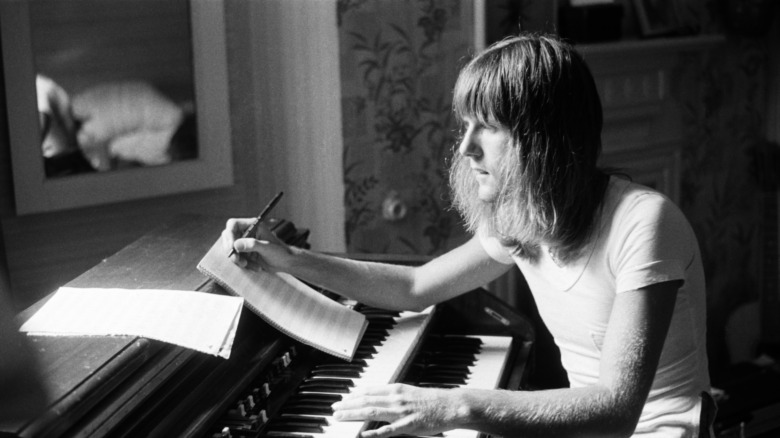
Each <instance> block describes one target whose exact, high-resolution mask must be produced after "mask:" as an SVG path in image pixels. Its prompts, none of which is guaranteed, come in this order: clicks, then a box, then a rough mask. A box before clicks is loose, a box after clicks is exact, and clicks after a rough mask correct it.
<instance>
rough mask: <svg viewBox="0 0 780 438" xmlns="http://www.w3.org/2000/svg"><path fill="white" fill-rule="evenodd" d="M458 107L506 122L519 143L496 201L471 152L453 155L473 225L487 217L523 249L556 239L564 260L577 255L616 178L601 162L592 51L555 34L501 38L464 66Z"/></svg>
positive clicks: (458, 199)
mask: <svg viewBox="0 0 780 438" xmlns="http://www.w3.org/2000/svg"><path fill="white" fill-rule="evenodd" d="M453 109H454V112H455V114H456V115H457V116H458V117H460V118H461V120H463V119H465V118H473V119H475V120H477V121H478V122H479V123H482V124H485V125H492V126H496V125H498V126H501V127H503V128H506V129H507V130H508V131H509V132H510V137H511V143H512V144H511V147H509V148H507V156H506V157H504V158H505V159H504V160H502V165H503V168H502V169H501V172H500V179H501V182H502V185H501V187H500V188H499V194H498V196H497V198H496V199H495V200H494V201H492V202H490V203H486V202H483V201H481V200H479V198H478V197H477V196H476V191H477V187H478V185H477V182H476V180H475V178H474V175H473V172H471V171H470V169H469V166H468V163H467V162H466V161H467V159H465V158H464V157H461V156H459V155H458V154H457V153H456V156H455V157H454V158H453V162H452V163H451V172H450V184H451V187H452V190H453V197H454V201H455V207H456V208H457V209H458V210H459V211H460V212H461V214H463V216H464V218H465V220H466V225H467V227H468V228H469V229H470V230H472V231H475V230H476V229H477V228H478V227H479V226H480V225H483V224H484V226H486V227H487V229H488V230H489V231H490V232H491V233H492V234H494V235H496V236H498V237H499V238H500V239H501V241H502V243H504V244H505V245H507V246H509V247H512V248H514V250H515V252H516V253H517V254H518V255H520V256H524V257H529V258H535V257H536V255H537V252H538V251H537V249H538V245H539V244H541V243H546V244H548V245H550V246H551V247H554V248H555V251H556V255H557V257H558V259H559V260H562V261H567V260H570V259H572V258H574V257H576V255H577V253H578V251H579V249H581V248H582V247H583V245H584V244H585V243H586V242H587V240H588V235H589V232H590V231H591V229H592V228H593V226H594V225H593V224H594V222H595V216H596V214H597V212H598V210H599V206H600V204H601V202H602V198H603V195H604V191H605V188H606V182H607V179H608V178H607V176H606V175H605V173H604V172H602V171H601V170H599V169H598V168H597V166H596V161H597V159H598V156H599V154H600V153H601V128H602V109H601V102H600V99H599V96H598V92H597V90H596V85H595V82H594V80H593V76H592V75H591V73H590V70H589V69H588V67H587V65H586V64H585V61H584V60H583V59H582V57H581V56H580V55H579V54H578V53H577V52H576V51H575V50H574V49H573V48H572V47H571V46H570V45H568V44H566V43H564V42H562V41H560V40H558V39H557V38H555V37H552V36H544V35H534V34H524V35H520V36H517V37H513V38H509V39H506V40H503V41H500V42H498V43H496V44H494V45H492V46H491V47H489V48H488V49H487V50H485V51H484V52H482V53H481V54H479V55H478V56H476V57H475V58H474V59H473V60H471V61H470V62H469V63H468V65H466V66H465V67H464V68H463V69H462V70H461V72H460V75H459V77H458V80H457V82H456V85H455V90H454V98H453Z"/></svg>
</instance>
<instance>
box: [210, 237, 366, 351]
mask: <svg viewBox="0 0 780 438" xmlns="http://www.w3.org/2000/svg"><path fill="white" fill-rule="evenodd" d="M198 269H199V270H200V271H201V272H203V273H204V274H205V275H207V276H209V277H211V278H212V279H214V281H216V282H217V283H218V284H220V285H221V286H222V287H224V288H225V289H227V290H228V292H230V293H231V294H233V295H236V296H239V297H243V298H244V304H245V305H246V306H247V307H249V308H250V309H251V310H252V311H253V312H255V313H256V314H257V315H259V316H260V317H261V318H263V320H265V321H266V322H268V323H269V324H270V325H272V326H273V327H275V328H276V329H278V330H279V331H281V332H282V333H284V334H286V335H288V336H290V337H292V338H293V339H296V340H298V341H300V342H302V343H304V344H307V345H310V346H312V347H314V348H317V349H318V350H321V351H324V352H326V353H329V354H331V355H333V356H336V357H340V358H342V359H345V360H351V359H352V357H353V356H354V354H355V350H356V349H357V346H358V344H359V343H360V339H361V338H362V336H363V332H364V331H365V330H366V326H367V325H368V322H367V321H366V318H365V316H364V315H363V314H361V313H359V312H356V311H354V310H352V309H350V308H348V307H345V306H344V305H343V304H341V303H339V302H337V301H334V300H332V299H330V298H328V297H326V296H325V295H323V294H321V293H320V292H317V291H316V290H314V289H312V288H311V287H309V286H308V285H306V284H305V283H303V282H301V281H300V280H298V279H297V278H295V277H293V276H291V275H288V274H285V273H271V272H266V271H264V270H262V269H259V268H258V269H257V270H254V269H244V268H241V267H239V266H237V265H236V264H235V263H233V262H232V261H230V259H229V258H228V254H227V252H226V251H225V250H224V248H223V247H222V245H221V244H220V242H219V241H217V242H216V243H215V244H214V245H213V246H212V247H211V249H210V250H209V251H208V253H206V255H205V256H204V257H203V259H202V260H201V261H200V263H198Z"/></svg>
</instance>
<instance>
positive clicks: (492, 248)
mask: <svg viewBox="0 0 780 438" xmlns="http://www.w3.org/2000/svg"><path fill="white" fill-rule="evenodd" d="M477 237H479V241H480V243H482V247H483V248H485V251H486V252H487V253H488V255H489V256H490V257H491V258H493V259H494V260H495V261H497V262H499V263H503V264H505V265H513V264H515V261H514V259H512V255H511V254H510V253H509V250H508V249H507V248H506V247H504V246H503V245H501V242H500V241H499V240H498V239H497V238H495V237H493V236H490V235H488V233H487V232H486V231H485V229H484V227H479V228H478V229H477Z"/></svg>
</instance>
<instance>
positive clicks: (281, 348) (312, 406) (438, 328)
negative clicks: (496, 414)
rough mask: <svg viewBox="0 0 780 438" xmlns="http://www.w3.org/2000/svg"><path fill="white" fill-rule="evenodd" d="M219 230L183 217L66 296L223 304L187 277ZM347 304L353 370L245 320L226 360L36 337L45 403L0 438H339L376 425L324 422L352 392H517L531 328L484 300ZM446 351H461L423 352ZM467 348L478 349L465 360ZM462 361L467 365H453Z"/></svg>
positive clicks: (218, 221)
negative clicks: (90, 292) (405, 306)
mask: <svg viewBox="0 0 780 438" xmlns="http://www.w3.org/2000/svg"><path fill="white" fill-rule="evenodd" d="M223 224H224V219H223V218H203V217H188V218H183V219H179V220H177V221H176V222H175V225H170V226H167V227H163V228H160V229H158V230H156V231H154V232H153V233H151V234H149V235H147V236H144V237H143V238H141V239H139V240H138V241H136V242H134V243H133V244H131V245H129V246H128V247H126V248H125V249H123V250H122V251H120V252H119V253H117V254H115V255H114V256H112V257H110V258H108V259H106V260H104V261H103V262H102V263H101V264H99V265H98V266H96V267H95V268H93V269H91V270H89V271H87V272H86V273H85V274H83V275H82V276H80V277H78V278H77V279H75V280H73V281H72V282H70V283H68V286H71V287H106V286H109V285H110V286H111V287H121V288H139V289H140V288H157V289H178V290H200V291H208V292H213V293H224V291H222V290H221V289H220V287H219V286H218V285H216V284H214V283H213V282H212V281H210V280H208V279H206V278H205V277H203V276H202V275H201V274H200V273H199V272H198V271H197V269H196V265H197V262H198V260H199V259H200V258H201V257H202V256H203V254H205V253H206V251H207V250H208V249H209V247H210V246H211V244H212V243H213V242H214V240H215V239H216V238H217V236H218V234H219V231H220V230H221V228H222V226H223ZM292 235H293V237H294V238H299V237H300V235H299V233H295V232H293V233H292ZM172 254H175V257H172V256H171V255H172ZM128 272H132V273H133V275H127V273H128ZM323 293H326V294H327V292H323ZM353 304H354V305H355V308H356V310H359V311H361V312H363V313H365V314H366V315H367V317H368V319H369V321H370V323H369V329H368V330H367V332H366V334H365V335H364V337H363V340H362V341H361V345H360V348H359V353H358V355H357V356H356V358H355V359H354V360H353V361H352V362H350V363H347V362H345V361H343V360H341V359H337V358H334V357H331V356H328V355H326V354H324V353H322V352H320V351H318V350H315V349H313V348H311V347H308V346H306V345H303V344H300V343H297V342H295V341H293V340H292V339H289V338H287V337H286V336H283V335H281V334H280V333H279V332H277V331H276V330H274V329H273V328H272V327H270V326H269V325H267V324H265V323H264V322H263V321H262V320H261V319H260V318H258V317H257V316H256V315H255V314H254V313H252V312H249V311H246V310H244V311H243V312H242V315H241V318H240V323H239V327H238V332H237V334H236V338H235V342H234V345H233V351H232V353H231V357H230V359H229V360H224V359H221V358H216V357H212V356H207V355H204V354H201V353H197V352H194V351H192V350H188V349H184V348H181V347H177V346H173V345H169V344H163V343H160V342H157V341H152V340H148V339H143V338H134V337H119V338H117V337H106V338H100V337H90V338H48V337H34V338H31V340H32V343H33V348H34V349H35V350H36V351H39V352H41V357H40V358H39V359H40V362H41V364H42V374H43V375H42V378H43V380H44V381H45V384H46V386H47V387H48V388H49V389H50V395H51V402H50V404H49V406H47V407H46V410H45V412H43V413H42V414H41V415H40V416H37V417H35V418H31V419H29V420H27V421H22V422H19V423H15V424H0V435H2V432H5V433H8V434H10V435H11V436H22V437H38V436H41V437H43V436H45V437H58V436H63V437H70V436H79V437H103V436H108V437H138V436H144V437H166V438H168V437H176V436H180V437H198V436H200V437H214V436H220V437H221V436H228V434H229V436H233V437H238V436H242V437H243V436H257V437H277V438H280V437H295V438H303V437H307V436H310V437H315V438H319V437H323V438H327V437H339V438H344V437H347V438H348V437H352V436H357V434H358V433H359V431H360V430H361V429H363V428H364V427H372V425H367V424H362V423H360V422H335V421H332V420H331V419H330V418H329V416H330V415H331V412H330V405H331V404H332V403H334V402H335V401H336V400H337V399H338V398H340V396H341V394H343V393H345V392H346V391H350V390H351V388H354V387H358V386H363V385H376V384H383V383H390V382H398V381H401V382H405V383H409V384H415V385H420V386H445V387H447V386H453V385H460V386H462V385H465V386H472V387H485V388H495V387H501V388H509V389H517V388H519V387H521V385H522V384H523V381H524V379H525V376H526V372H527V366H526V365H527V364H528V359H529V353H530V349H531V346H532V345H533V340H534V331H533V328H532V327H531V326H530V323H529V322H528V321H527V319H526V318H525V317H524V316H523V315H521V314H519V313H517V312H515V311H514V310H512V309H510V308H508V307H507V306H506V305H505V304H504V303H503V302H501V301H499V300H497V299H496V298H495V297H494V296H493V295H491V294H489V293H487V292H486V291H483V290H477V291H474V292H471V293H468V294H465V295H464V296H462V297H459V298H457V299H455V300H451V301H448V302H446V303H442V304H440V305H438V306H436V307H435V308H431V309H427V310H426V311H425V312H421V313H413V312H402V313H398V314H388V313H387V312H386V311H384V310H381V309H372V308H369V307H366V306H363V305H361V304H359V303H353ZM40 305H42V303H39V304H37V305H35V306H33V307H31V308H30V309H28V310H27V311H25V312H23V314H22V315H20V316H21V319H22V320H23V319H25V318H26V317H29V316H31V315H32V313H33V312H34V311H35V310H36V309H37V308H38V307H39V306H40ZM444 346H454V347H458V348H460V349H461V350H460V351H456V352H443V351H436V352H431V347H438V348H441V347H444ZM466 347H469V348H476V350H474V351H473V352H471V351H463V350H462V349H463V348H466ZM471 355H474V357H473V358H470V357H471ZM458 358H461V359H462V358H467V360H468V362H469V363H468V364H466V365H458V364H457V361H456V359H458ZM472 362H473V363H472ZM445 376H446V377H449V378H454V379H455V380H452V381H450V380H448V379H445V378H444V377H445ZM299 429H300V430H299ZM443 436H445V437H448V438H466V437H476V436H477V434H475V433H474V432H473V431H450V432H447V433H446V434H444V435H443Z"/></svg>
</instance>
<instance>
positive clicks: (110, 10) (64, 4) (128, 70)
mask: <svg viewBox="0 0 780 438" xmlns="http://www.w3.org/2000/svg"><path fill="white" fill-rule="evenodd" d="M29 20H30V39H31V43H32V54H33V63H34V70H35V84H36V94H37V102H38V116H39V124H40V129H41V154H42V157H43V163H44V171H45V175H46V177H47V178H53V177H61V176H68V175H73V174H77V173H83V172H94V171H97V172H106V171H116V170H121V169H127V168H134V167H139V166H159V165H166V164H170V163H172V162H175V161H179V160H186V159H194V158H197V133H196V120H195V102H194V100H195V91H194V82H193V73H194V72H193V61H192V32H191V29H190V25H191V21H190V4H189V2H188V0H157V1H153V2H150V1H143V2H139V0H112V1H104V0H32V1H30V2H29Z"/></svg>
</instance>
